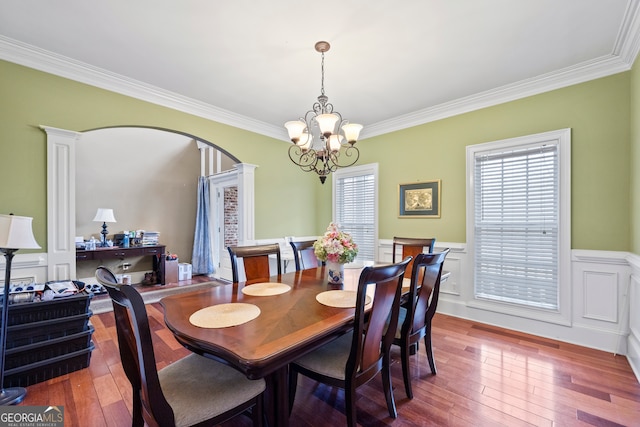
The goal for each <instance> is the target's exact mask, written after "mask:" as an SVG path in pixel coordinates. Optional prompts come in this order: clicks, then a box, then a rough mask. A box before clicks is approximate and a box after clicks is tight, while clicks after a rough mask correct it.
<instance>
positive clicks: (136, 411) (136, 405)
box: [131, 390, 144, 427]
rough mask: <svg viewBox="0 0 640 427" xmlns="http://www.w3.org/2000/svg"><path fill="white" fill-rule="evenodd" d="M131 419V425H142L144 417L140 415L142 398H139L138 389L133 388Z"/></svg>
mask: <svg viewBox="0 0 640 427" xmlns="http://www.w3.org/2000/svg"><path fill="white" fill-rule="evenodd" d="M132 404H133V419H132V420H131V427H144V418H143V417H142V400H141V399H140V390H133V402H132Z"/></svg>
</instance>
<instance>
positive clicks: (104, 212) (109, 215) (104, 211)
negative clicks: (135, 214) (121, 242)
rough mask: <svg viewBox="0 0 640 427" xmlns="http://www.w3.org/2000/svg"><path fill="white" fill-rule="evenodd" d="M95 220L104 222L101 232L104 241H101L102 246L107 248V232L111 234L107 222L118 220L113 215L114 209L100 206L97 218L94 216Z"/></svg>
mask: <svg viewBox="0 0 640 427" xmlns="http://www.w3.org/2000/svg"><path fill="white" fill-rule="evenodd" d="M93 220H94V221H96V222H101V223H102V231H101V232H100V234H102V241H101V242H100V246H101V247H103V248H106V247H107V234H109V233H108V232H107V222H117V221H116V218H115V217H114V216H113V209H108V208H98V211H97V212H96V216H95V218H93Z"/></svg>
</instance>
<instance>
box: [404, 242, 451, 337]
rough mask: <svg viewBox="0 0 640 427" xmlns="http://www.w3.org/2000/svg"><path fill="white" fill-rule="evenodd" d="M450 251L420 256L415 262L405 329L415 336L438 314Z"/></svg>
mask: <svg viewBox="0 0 640 427" xmlns="http://www.w3.org/2000/svg"><path fill="white" fill-rule="evenodd" d="M447 254H449V249H445V250H444V251H442V252H437V253H430V254H418V255H417V256H416V258H415V259H414V261H413V272H412V273H413V274H412V276H413V277H414V279H412V280H411V285H410V288H409V294H408V298H407V299H408V301H413V304H407V316H406V319H405V324H404V325H403V328H406V333H408V334H413V333H416V332H418V331H420V330H421V329H424V328H425V327H426V325H427V323H430V322H431V319H433V315H434V314H435V313H436V309H437V306H438V298H439V295H440V278H441V276H442V266H443V265H444V260H445V258H446V257H447ZM404 332H405V331H403V333H404Z"/></svg>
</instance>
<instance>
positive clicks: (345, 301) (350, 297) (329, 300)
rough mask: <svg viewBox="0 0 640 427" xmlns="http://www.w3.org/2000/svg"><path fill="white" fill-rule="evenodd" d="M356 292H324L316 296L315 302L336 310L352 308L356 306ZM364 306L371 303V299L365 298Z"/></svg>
mask: <svg viewBox="0 0 640 427" xmlns="http://www.w3.org/2000/svg"><path fill="white" fill-rule="evenodd" d="M356 297H357V292H356V291H340V290H334V291H324V292H320V293H319V294H318V295H316V300H317V301H318V302H319V303H320V304H324V305H328V306H329V307H337V308H353V307H355V306H356ZM365 302H366V304H369V303H370V302H371V297H370V296H369V295H367V296H366V299H365Z"/></svg>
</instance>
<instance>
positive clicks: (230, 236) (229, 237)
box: [224, 187, 238, 247]
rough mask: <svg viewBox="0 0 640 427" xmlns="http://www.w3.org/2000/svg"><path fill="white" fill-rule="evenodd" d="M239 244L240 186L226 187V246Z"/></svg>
mask: <svg viewBox="0 0 640 427" xmlns="http://www.w3.org/2000/svg"><path fill="white" fill-rule="evenodd" d="M237 244H238V187H225V189H224V246H225V247H227V246H234V245H237Z"/></svg>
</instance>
